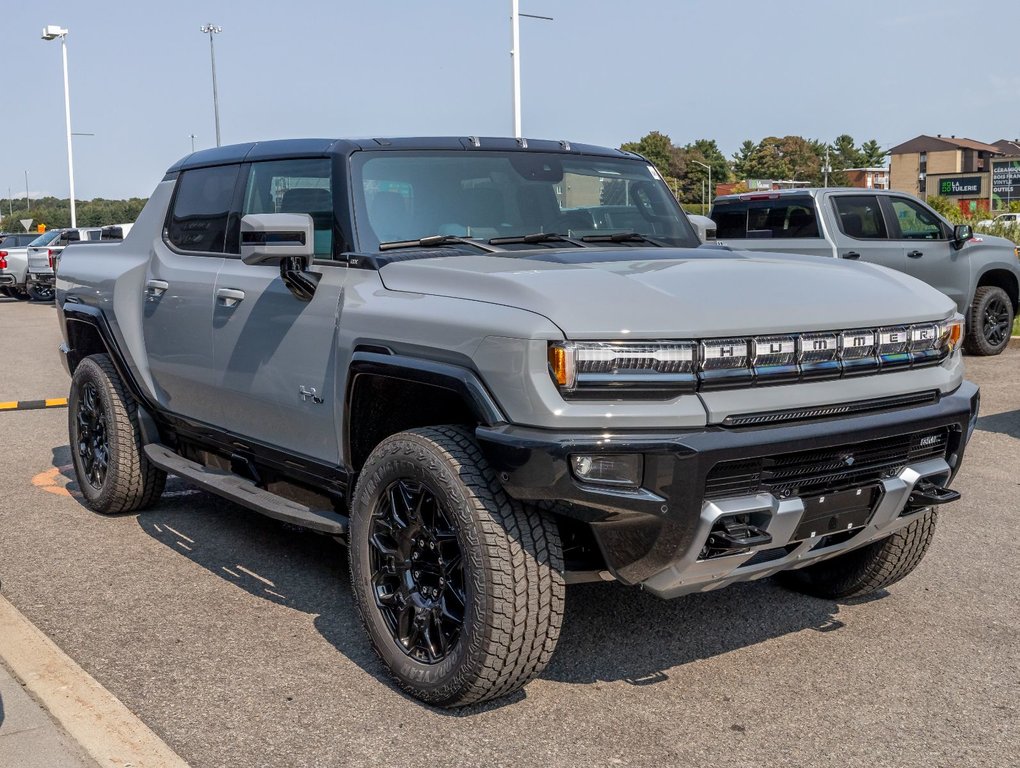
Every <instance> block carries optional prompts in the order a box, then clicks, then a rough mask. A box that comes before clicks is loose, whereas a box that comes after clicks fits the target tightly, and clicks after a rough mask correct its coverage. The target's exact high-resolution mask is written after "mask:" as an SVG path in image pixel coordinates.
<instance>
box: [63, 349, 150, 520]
mask: <svg viewBox="0 0 1020 768" xmlns="http://www.w3.org/2000/svg"><path fill="white" fill-rule="evenodd" d="M67 405H68V409H67V414H68V435H69V438H70V442H71V458H72V460H73V463H74V471H75V474H76V475H77V479H78V487H79V489H80V490H81V494H82V496H84V497H85V501H86V502H87V503H88V505H89V506H90V507H91V508H92V509H94V510H95V511H96V512H101V513H103V514H114V513H117V512H133V511H135V510H138V509H143V508H144V507H147V506H149V505H151V504H152V503H154V502H155V501H156V500H157V499H158V498H159V497H160V495H161V494H162V493H163V487H164V485H165V484H166V472H164V471H163V470H161V469H159V468H158V467H156V466H154V465H153V464H151V463H150V462H149V460H148V458H147V457H146V455H145V453H144V452H143V450H142V438H141V431H140V429H139V426H138V407H137V405H136V404H135V401H134V399H133V398H132V397H131V395H130V394H129V393H128V391H127V388H126V387H125V386H124V382H122V381H121V379H120V376H119V375H118V374H117V369H116V368H114V366H113V362H112V361H111V360H110V357H109V355H91V356H90V357H87V358H85V359H84V360H82V361H81V363H79V364H78V367H77V368H76V369H75V371H74V376H73V377H72V379H71V392H70V396H69V397H68V401H67Z"/></svg>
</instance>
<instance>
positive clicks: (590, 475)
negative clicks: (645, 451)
mask: <svg viewBox="0 0 1020 768" xmlns="http://www.w3.org/2000/svg"><path fill="white" fill-rule="evenodd" d="M643 465H644V462H643V460H642V457H641V454H639V453H627V454H611V455H605V454H603V455H596V454H574V455H571V457H570V469H571V471H572V472H573V473H574V477H576V478H577V479H578V480H580V481H581V482H582V483H594V484H597V485H619V486H628V487H630V488H636V487H637V486H638V485H640V484H641V470H642V467H643Z"/></svg>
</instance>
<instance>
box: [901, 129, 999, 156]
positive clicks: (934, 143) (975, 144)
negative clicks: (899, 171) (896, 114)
mask: <svg viewBox="0 0 1020 768" xmlns="http://www.w3.org/2000/svg"><path fill="white" fill-rule="evenodd" d="M949 149H973V150H977V151H978V152H991V153H992V154H996V155H998V154H1002V150H1001V149H999V148H998V147H997V146H995V145H994V144H985V143H984V142H982V141H974V139H958V138H956V137H955V136H925V135H923V134H922V135H921V136H918V137H917V138H915V139H911V140H910V141H905V142H903V143H902V144H898V145H897V146H895V147H893V148H892V149H890V150H889V154H890V155H911V154H914V153H915V152H938V151H945V150H949Z"/></svg>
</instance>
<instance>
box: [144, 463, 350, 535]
mask: <svg viewBox="0 0 1020 768" xmlns="http://www.w3.org/2000/svg"><path fill="white" fill-rule="evenodd" d="M145 455H146V456H148V457H149V461H151V462H152V463H153V464H155V465H156V466H157V467H159V468H160V469H162V470H164V471H166V472H172V473H173V474H175V475H178V476H180V477H182V478H184V479H185V480H187V481H188V482H191V483H194V484H195V485H197V486H199V487H201V488H204V489H205V490H207V491H210V492H211V493H215V494H216V495H217V496H222V497H223V498H225V499H229V500H230V501H233V502H236V503H238V504H241V505H243V506H245V507H248V509H254V510H255V511H256V512H261V513H262V514H263V515H266V516H268V517H272V518H274V519H276V520H282V521H283V522H285V523H291V524H292V525H300V526H302V527H304V528H311V529H312V530H314V531H322V532H323V533H329V534H332V535H333V536H346V535H347V525H348V519H347V517H346V516H345V515H341V514H339V513H337V512H334V511H333V510H331V509H314V508H312V507H306V506H305V505H304V504H299V503H298V502H296V501H291V500H290V499H285V498H284V497H282V496H278V495H277V494H275V493H270V492H269V491H266V490H263V489H262V488H259V487H258V486H257V485H255V483H253V482H252V481H251V480H247V479H245V478H243V477H240V476H238V475H235V474H233V473H231V472H224V471H222V470H217V469H210V468H209V467H203V466H202V465H201V464H197V463H195V462H194V461H189V460H188V459H185V458H184V457H182V456H179V455H178V454H176V453H174V452H173V451H172V450H170V449H169V448H167V447H166V446H165V445H160V444H159V443H149V444H148V445H146V446H145Z"/></svg>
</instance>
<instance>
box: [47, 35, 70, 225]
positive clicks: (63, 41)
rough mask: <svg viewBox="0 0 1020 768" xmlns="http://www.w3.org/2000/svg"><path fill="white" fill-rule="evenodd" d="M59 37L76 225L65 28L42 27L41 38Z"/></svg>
mask: <svg viewBox="0 0 1020 768" xmlns="http://www.w3.org/2000/svg"><path fill="white" fill-rule="evenodd" d="M58 37H59V38H60V51H61V53H62V54H63V59H64V124H65V126H66V128H67V181H68V186H69V187H70V193H71V226H72V227H77V226H78V218H77V216H76V215H75V210H74V159H73V157H72V154H71V94H70V92H69V90H68V87H67V30H66V29H64V28H63V27H58V26H56V25H55V24H50V25H47V26H45V27H43V31H42V39H43V40H56V39H57V38H58Z"/></svg>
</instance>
